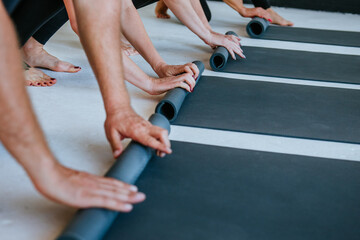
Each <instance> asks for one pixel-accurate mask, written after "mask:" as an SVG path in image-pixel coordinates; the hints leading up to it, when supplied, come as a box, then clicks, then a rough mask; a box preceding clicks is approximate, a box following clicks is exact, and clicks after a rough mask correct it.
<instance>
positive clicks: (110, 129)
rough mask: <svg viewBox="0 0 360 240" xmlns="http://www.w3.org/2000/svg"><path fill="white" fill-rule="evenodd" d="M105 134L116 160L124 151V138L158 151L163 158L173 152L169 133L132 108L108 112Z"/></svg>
mask: <svg viewBox="0 0 360 240" xmlns="http://www.w3.org/2000/svg"><path fill="white" fill-rule="evenodd" d="M105 133H106V137H107V139H108V141H109V142H110V145H111V148H112V150H113V155H114V157H115V158H116V157H118V156H119V155H120V154H121V152H122V151H123V147H122V144H121V141H122V140H123V139H124V138H131V139H133V140H134V141H136V142H138V143H140V144H143V145H145V146H148V147H151V148H153V149H156V150H157V153H158V155H159V156H161V157H163V156H165V154H170V153H171V152H172V151H171V148H170V141H169V136H168V131H167V130H165V129H163V128H160V127H157V126H154V125H152V124H151V123H150V122H149V121H146V120H145V119H143V118H142V117H140V116H139V115H137V114H136V113H135V112H134V110H132V108H131V107H127V108H120V109H117V110H115V111H112V112H107V117H106V121H105Z"/></svg>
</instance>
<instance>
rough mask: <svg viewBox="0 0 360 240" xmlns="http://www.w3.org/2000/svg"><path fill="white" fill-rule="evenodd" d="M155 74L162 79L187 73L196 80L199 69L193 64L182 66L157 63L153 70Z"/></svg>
mask: <svg viewBox="0 0 360 240" xmlns="http://www.w3.org/2000/svg"><path fill="white" fill-rule="evenodd" d="M154 70H155V72H156V74H157V75H158V76H159V77H160V78H162V77H172V76H177V75H179V74H182V73H189V74H191V75H193V77H194V78H195V79H196V78H197V77H198V76H199V68H198V67H197V66H196V64H194V63H187V64H184V65H168V64H166V63H164V62H161V63H158V64H157V65H156V66H155V68H154Z"/></svg>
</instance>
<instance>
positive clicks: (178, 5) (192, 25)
mask: <svg viewBox="0 0 360 240" xmlns="http://www.w3.org/2000/svg"><path fill="white" fill-rule="evenodd" d="M164 2H165V4H166V5H167V6H168V7H169V9H170V10H171V11H172V12H173V13H174V14H175V16H176V17H177V18H178V19H179V20H180V21H181V22H182V23H183V24H184V25H185V26H187V27H188V28H189V29H190V30H191V31H192V32H193V33H195V34H196V35H197V36H198V37H199V38H200V39H201V40H203V41H204V42H205V43H207V42H208V41H209V39H210V38H211V31H210V30H209V29H208V28H207V27H206V26H205V25H204V24H203V22H202V21H201V18H200V17H199V16H198V13H197V12H196V11H195V9H194V7H193V5H192V4H191V0H164ZM202 14H204V13H203V12H202Z"/></svg>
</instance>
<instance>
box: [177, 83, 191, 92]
mask: <svg viewBox="0 0 360 240" xmlns="http://www.w3.org/2000/svg"><path fill="white" fill-rule="evenodd" d="M176 84H177V85H176V87H180V88H183V89H185V90H186V91H188V92H191V88H190V86H189V85H188V84H186V83H185V82H183V81H179V82H177V83H176Z"/></svg>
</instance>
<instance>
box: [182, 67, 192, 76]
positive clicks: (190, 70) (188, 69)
mask: <svg viewBox="0 0 360 240" xmlns="http://www.w3.org/2000/svg"><path fill="white" fill-rule="evenodd" d="M184 72H185V73H189V74H190V75H191V76H193V75H194V73H193V71H192V69H191V68H190V67H189V66H185V68H184Z"/></svg>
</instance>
